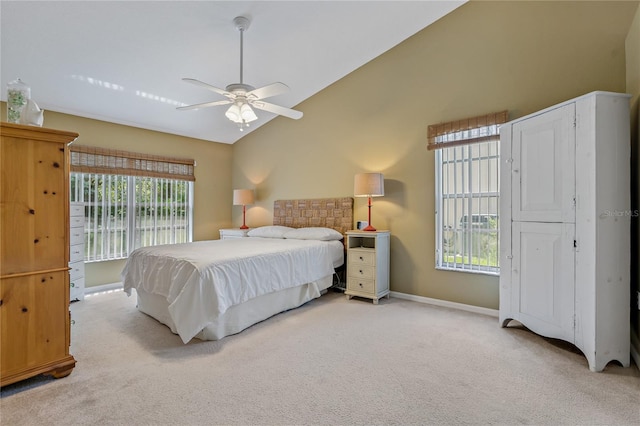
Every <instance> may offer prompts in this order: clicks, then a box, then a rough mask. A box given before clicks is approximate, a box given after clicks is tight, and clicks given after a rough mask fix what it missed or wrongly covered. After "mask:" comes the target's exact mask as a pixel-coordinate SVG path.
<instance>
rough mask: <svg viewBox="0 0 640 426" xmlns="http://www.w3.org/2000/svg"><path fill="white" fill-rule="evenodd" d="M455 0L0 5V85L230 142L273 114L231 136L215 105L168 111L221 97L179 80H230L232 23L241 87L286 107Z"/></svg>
mask: <svg viewBox="0 0 640 426" xmlns="http://www.w3.org/2000/svg"><path fill="white" fill-rule="evenodd" d="M463 3H464V1H406V2H405V1H82V2H70V1H37V2H32V1H19V2H17V1H16V2H14V1H2V2H1V3H0V15H1V16H0V19H1V24H2V26H1V27H2V28H1V34H0V36H1V39H0V40H1V42H0V43H1V44H0V48H1V50H0V53H1V68H0V69H1V74H0V77H1V84H2V87H3V88H4V87H5V86H6V84H7V83H8V82H10V81H12V80H14V79H16V78H20V79H21V80H22V81H24V82H25V83H26V84H28V85H29V86H30V87H31V97H32V99H33V100H34V101H36V102H37V103H38V104H39V106H40V107H41V108H43V109H45V110H52V111H57V112H63V113H68V114H74V115H78V116H82V117H88V118H94V119H99V120H104V121H109V122H114V123H119V124H125V125H130V126H135V127H140V128H144V129H151V130H158V131H162V132H167V133H172V134H177V135H183V136H188V137H194V138H199V139H204V140H209V141H215V142H222V143H234V142H235V141H237V140H238V139H239V138H241V137H242V136H244V135H245V134H247V133H248V132H250V131H252V130H254V129H256V128H258V127H260V126H261V125H263V124H265V123H266V122H268V121H269V120H272V119H274V118H275V117H276V116H275V115H274V114H272V113H268V112H264V111H256V113H257V115H258V120H257V121H255V122H253V123H251V127H249V128H248V129H246V130H245V131H244V132H240V131H239V129H238V127H237V125H235V124H234V123H232V122H231V121H229V120H228V119H227V118H226V117H225V115H224V113H225V110H226V107H225V106H216V107H210V108H202V109H198V110H189V111H178V110H176V107H177V106H182V105H189V104H196V103H202V102H209V101H216V100H222V99H224V97H222V96H221V95H219V94H217V93H214V92H211V91H208V90H206V89H203V88H201V87H197V86H194V85H190V84H187V83H185V82H183V81H182V80H181V79H182V78H183V77H190V78H195V79H198V80H201V81H204V82H207V83H209V84H211V85H213V86H217V87H221V88H224V87H226V86H227V85H228V84H230V83H238V82H239V76H240V35H239V31H238V30H237V29H236V27H235V25H234V24H233V19H234V18H235V17H236V16H246V17H247V18H249V19H250V20H251V24H250V27H249V29H248V30H247V31H246V32H245V34H244V63H243V68H244V69H243V71H244V83H247V84H250V85H252V86H254V87H261V86H264V85H267V84H270V83H273V82H283V83H285V84H286V85H288V86H289V88H290V91H289V92H287V93H285V94H281V95H277V96H275V97H272V98H269V99H268V101H269V102H272V103H274V104H278V105H282V106H286V107H295V106H296V105H297V104H299V103H300V102H302V101H304V100H305V99H307V98H309V97H310V96H313V95H314V94H315V93H317V92H319V91H320V90H322V89H324V88H325V87H327V86H329V85H330V84H332V83H333V82H335V81H337V80H339V79H340V78H342V77H344V76H345V75H347V74H349V73H350V72H352V71H353V70H355V69H357V68H359V67H361V66H362V65H364V64H366V63H367V62H369V61H371V60H372V59H373V58H375V57H376V56H379V55H380V54H382V53H384V52H385V51H387V50H389V49H391V48H392V47H394V46H395V45H397V44H399V43H400V42H402V41H403V40H405V39H406V38H408V37H410V36H412V35H413V34H415V33H416V32H418V31H420V30H422V29H423V28H425V27H426V26H428V25H430V24H431V23H433V22H434V21H436V20H438V19H439V18H440V17H442V16H444V15H445V14H447V13H449V12H451V11H452V10H454V9H455V8H457V7H459V6H460V5H461V4H463ZM6 96H7V94H6V90H3V91H2V100H3V101H6ZM303 112H304V111H303ZM278 119H279V120H289V119H288V118H278ZM45 120H46V112H45ZM302 120H304V117H303V118H302Z"/></svg>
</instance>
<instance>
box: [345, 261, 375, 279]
mask: <svg viewBox="0 0 640 426" xmlns="http://www.w3.org/2000/svg"><path fill="white" fill-rule="evenodd" d="M347 273H348V275H349V276H350V277H354V278H357V279H373V278H375V276H376V268H375V267H373V266H363V265H354V264H353V263H351V264H350V265H349V270H348V271H347Z"/></svg>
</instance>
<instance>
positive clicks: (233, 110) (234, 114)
mask: <svg viewBox="0 0 640 426" xmlns="http://www.w3.org/2000/svg"><path fill="white" fill-rule="evenodd" d="M224 115H226V116H227V118H228V119H229V120H231V121H233V122H234V123H242V116H241V115H240V107H239V106H238V105H236V104H233V105H231V106H230V107H229V109H228V110H227V112H225V113H224Z"/></svg>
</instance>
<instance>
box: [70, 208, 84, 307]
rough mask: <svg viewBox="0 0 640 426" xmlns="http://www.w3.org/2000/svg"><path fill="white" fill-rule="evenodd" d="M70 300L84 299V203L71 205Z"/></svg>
mask: <svg viewBox="0 0 640 426" xmlns="http://www.w3.org/2000/svg"><path fill="white" fill-rule="evenodd" d="M69 244H70V249H69V252H70V254H69V300H71V301H75V300H84V203H71V204H70V206H69Z"/></svg>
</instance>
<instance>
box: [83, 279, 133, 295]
mask: <svg viewBox="0 0 640 426" xmlns="http://www.w3.org/2000/svg"><path fill="white" fill-rule="evenodd" d="M123 289H124V286H123V285H122V283H121V282H118V283H111V284H102V285H96V286H93V287H85V289H84V295H85V296H87V295H91V294H96V293H107V292H110V291H119V290H123Z"/></svg>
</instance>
